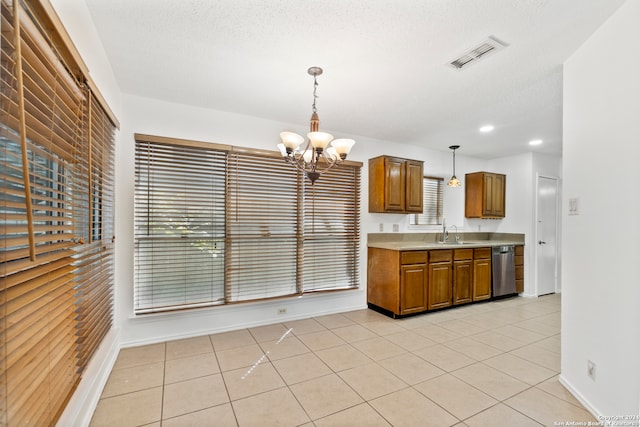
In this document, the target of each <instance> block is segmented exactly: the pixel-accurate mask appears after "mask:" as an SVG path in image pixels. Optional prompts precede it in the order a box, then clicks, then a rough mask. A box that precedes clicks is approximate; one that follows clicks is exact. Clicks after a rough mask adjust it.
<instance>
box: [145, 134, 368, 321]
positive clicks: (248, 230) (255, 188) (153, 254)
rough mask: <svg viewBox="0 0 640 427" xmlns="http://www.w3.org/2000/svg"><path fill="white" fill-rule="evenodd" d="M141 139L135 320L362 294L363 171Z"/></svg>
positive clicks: (253, 152)
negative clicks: (314, 294) (304, 167)
mask: <svg viewBox="0 0 640 427" xmlns="http://www.w3.org/2000/svg"><path fill="white" fill-rule="evenodd" d="M220 147H221V146H217V145H214V144H210V147H207V144H206V143H197V142H194V141H180V140H176V139H171V140H169V139H168V138H162V137H150V136H146V135H136V198H135V248H136V254H135V268H136V273H135V283H134V287H135V301H136V302H135V312H136V313H137V314H144V313H149V312H157V311H166V310H175V309H182V308H188V307H200V306H204V305H216V304H226V303H237V302H244V301H255V300H260V299H266V298H274V297H283V296H290V295H297V294H301V293H303V292H311V291H320V290H335V289H349V288H354V287H357V286H358V283H359V274H358V248H359V244H360V240H359V239H360V236H359V233H360V223H359V203H360V201H359V192H360V166H359V165H358V164H342V165H340V166H338V167H336V168H334V169H333V170H331V171H330V172H328V173H326V174H323V175H322V178H321V179H320V180H319V181H318V182H317V183H316V184H315V186H311V185H310V183H309V182H307V181H306V178H305V177H304V175H303V174H302V173H301V172H298V171H297V170H296V169H294V168H293V167H291V165H289V164H286V163H285V162H283V161H282V159H281V158H279V157H278V156H277V155H276V153H275V152H264V151H261V150H250V149H243V148H236V147H226V148H220Z"/></svg>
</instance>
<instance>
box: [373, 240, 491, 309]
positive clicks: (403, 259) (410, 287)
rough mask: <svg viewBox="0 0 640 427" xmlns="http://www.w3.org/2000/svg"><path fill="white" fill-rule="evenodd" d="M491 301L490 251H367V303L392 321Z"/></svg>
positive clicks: (480, 249)
mask: <svg viewBox="0 0 640 427" xmlns="http://www.w3.org/2000/svg"><path fill="white" fill-rule="evenodd" d="M489 298H491V248H473V249H472V248H465V249H455V250H451V249H434V250H411V251H398V250H391V249H381V248H369V256H368V273H367V303H368V304H369V306H374V307H375V308H381V309H383V310H385V312H390V313H392V314H393V317H396V316H404V315H409V314H415V313H421V312H425V311H428V310H436V309H440V308H445V307H450V306H453V305H460V304H466V303H470V302H473V301H482V300H487V299H489Z"/></svg>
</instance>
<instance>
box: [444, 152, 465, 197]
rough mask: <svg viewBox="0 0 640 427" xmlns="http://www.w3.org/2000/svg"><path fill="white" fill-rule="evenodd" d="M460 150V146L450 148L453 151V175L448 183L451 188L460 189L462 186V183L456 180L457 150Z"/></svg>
mask: <svg viewBox="0 0 640 427" xmlns="http://www.w3.org/2000/svg"><path fill="white" fill-rule="evenodd" d="M458 148H460V146H459V145H450V146H449V149H450V150H452V151H453V175H452V176H451V179H450V180H449V182H447V185H448V186H449V187H460V186H461V185H462V184H461V183H460V180H459V179H458V178H456V150H457V149H458Z"/></svg>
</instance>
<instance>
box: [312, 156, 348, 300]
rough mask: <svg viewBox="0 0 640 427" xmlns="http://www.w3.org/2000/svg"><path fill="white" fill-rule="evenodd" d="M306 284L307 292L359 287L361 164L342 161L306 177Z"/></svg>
mask: <svg viewBox="0 0 640 427" xmlns="http://www.w3.org/2000/svg"><path fill="white" fill-rule="evenodd" d="M303 184H304V190H303V197H304V206H303V215H302V218H303V221H304V227H303V232H304V235H303V239H302V250H303V253H304V268H303V282H302V283H303V284H302V287H303V288H304V290H305V291H306V292H310V291H319V290H328V289H346V288H355V287H358V280H359V272H358V265H359V261H358V260H359V258H358V250H359V242H360V214H359V212H360V191H359V189H360V168H358V167H354V166H348V165H341V166H338V167H334V168H333V169H331V170H329V171H328V172H326V173H325V174H323V175H322V177H321V178H320V179H319V180H318V181H317V182H316V183H315V184H314V185H310V183H309V181H308V180H306V179H305V180H304V181H303Z"/></svg>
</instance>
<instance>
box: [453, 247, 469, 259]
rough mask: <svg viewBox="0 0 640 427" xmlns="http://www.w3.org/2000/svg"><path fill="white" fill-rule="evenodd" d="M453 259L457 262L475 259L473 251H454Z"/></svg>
mask: <svg viewBox="0 0 640 427" xmlns="http://www.w3.org/2000/svg"><path fill="white" fill-rule="evenodd" d="M453 259H454V260H456V261H459V260H463V259H473V249H471V248H467V249H454V250H453Z"/></svg>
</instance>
